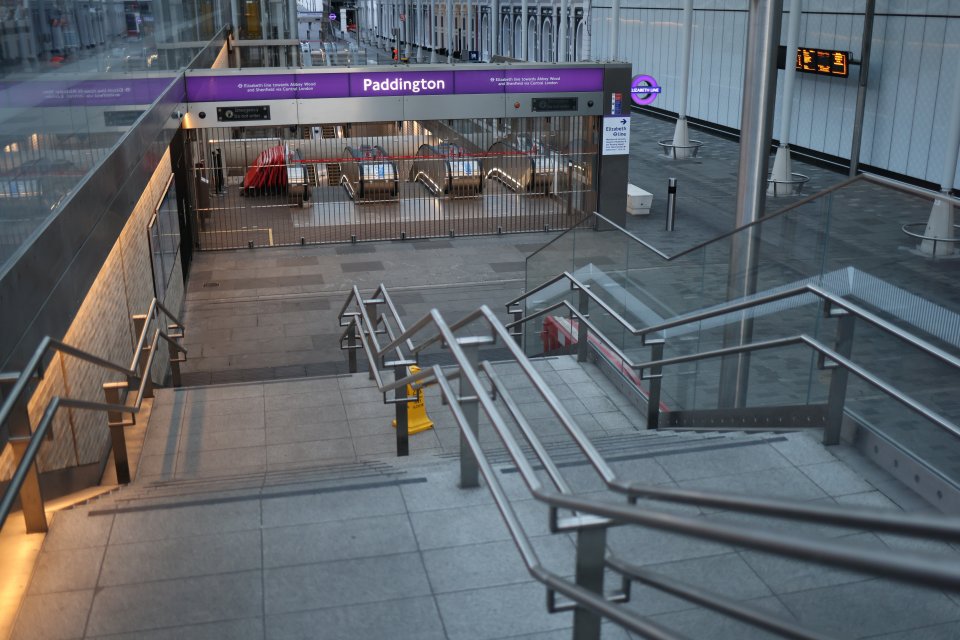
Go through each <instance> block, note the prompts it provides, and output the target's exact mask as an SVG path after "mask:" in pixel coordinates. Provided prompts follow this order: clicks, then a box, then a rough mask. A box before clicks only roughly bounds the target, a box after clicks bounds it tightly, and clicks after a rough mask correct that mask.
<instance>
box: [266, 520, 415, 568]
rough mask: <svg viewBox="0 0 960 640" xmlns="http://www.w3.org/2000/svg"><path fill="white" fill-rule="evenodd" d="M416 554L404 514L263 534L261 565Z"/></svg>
mask: <svg viewBox="0 0 960 640" xmlns="http://www.w3.org/2000/svg"><path fill="white" fill-rule="evenodd" d="M416 550H417V542H416V539H415V538H414V536H413V530H412V528H411V527H410V521H409V519H408V518H407V516H406V514H397V515H390V516H381V517H376V518H358V519H354V520H341V521H335V522H323V523H318V524H307V525H299V526H293V527H275V528H266V529H264V530H263V562H264V566H266V567H268V568H273V567H282V566H295V565H298V564H304V563H314V562H329V561H333V560H346V559H349V558H363V557H367V556H380V555H389V554H393V553H407V552H412V551H416Z"/></svg>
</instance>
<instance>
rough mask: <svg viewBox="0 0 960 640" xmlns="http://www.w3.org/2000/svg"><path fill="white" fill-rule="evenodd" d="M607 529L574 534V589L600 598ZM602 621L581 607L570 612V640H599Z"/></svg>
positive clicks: (587, 529) (596, 614)
mask: <svg viewBox="0 0 960 640" xmlns="http://www.w3.org/2000/svg"><path fill="white" fill-rule="evenodd" d="M606 552H607V528H606V527H589V528H582V529H579V530H578V531H577V570H576V580H577V586H578V587H583V588H584V589H587V590H589V591H593V592H594V593H596V594H598V595H600V596H603V569H604V557H605V556H606ZM602 621H603V618H602V617H601V615H600V614H599V613H595V612H593V611H590V610H589V609H586V608H584V607H577V608H576V609H574V611H573V640H599V638H600V623H601V622H602Z"/></svg>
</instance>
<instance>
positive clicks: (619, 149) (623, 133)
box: [600, 116, 630, 156]
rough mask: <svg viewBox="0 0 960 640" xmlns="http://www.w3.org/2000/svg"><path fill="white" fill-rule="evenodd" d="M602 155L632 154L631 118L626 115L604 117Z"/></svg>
mask: <svg viewBox="0 0 960 640" xmlns="http://www.w3.org/2000/svg"><path fill="white" fill-rule="evenodd" d="M600 153H601V155H605V156H625V155H629V154H630V118H629V117H626V116H616V117H606V118H604V119H603V147H602V149H601V152H600Z"/></svg>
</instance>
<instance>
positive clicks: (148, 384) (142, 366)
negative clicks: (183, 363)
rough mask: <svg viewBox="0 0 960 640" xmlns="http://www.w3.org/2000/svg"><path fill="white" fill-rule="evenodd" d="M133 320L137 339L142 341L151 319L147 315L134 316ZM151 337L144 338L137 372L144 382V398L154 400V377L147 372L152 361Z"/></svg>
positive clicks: (138, 357)
mask: <svg viewBox="0 0 960 640" xmlns="http://www.w3.org/2000/svg"><path fill="white" fill-rule="evenodd" d="M132 319H133V334H134V335H135V336H137V339H138V340H139V339H140V336H141V335H143V331H144V328H145V327H146V326H147V322H148V321H149V318H148V317H147V316H146V315H135V316H132ZM150 349H151V344H150V337H149V336H144V340H143V348H142V349H141V350H140V353H139V354H138V356H137V372H138V373H139V374H140V378H141V380H142V381H143V397H144V398H152V397H153V377H152V376H151V375H150V371H148V370H147V362H149V360H150Z"/></svg>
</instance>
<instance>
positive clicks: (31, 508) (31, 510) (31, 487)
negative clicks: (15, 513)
mask: <svg viewBox="0 0 960 640" xmlns="http://www.w3.org/2000/svg"><path fill="white" fill-rule="evenodd" d="M7 424H9V425H10V447H11V448H12V449H13V465H14V469H16V468H17V467H19V466H20V463H21V462H23V458H24V456H25V455H26V453H27V447H28V446H29V445H30V437H31V435H32V433H33V430H32V429H31V427H30V412H29V411H28V410H27V403H26V401H25V400H24V399H23V398H20V399H19V400H17V403H16V404H15V405H13V411H12V412H11V413H10V419H9V420H8V423H7ZM20 506H21V508H22V509H23V520H24V523H25V524H26V527H27V533H46V531H47V512H46V511H45V510H44V507H43V491H42V490H41V489H40V474H39V473H38V471H37V462H36V460H34V461H33V462H31V463H30V468H29V470H28V471H27V476H26V478H24V480H23V486H21V487H20Z"/></svg>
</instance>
